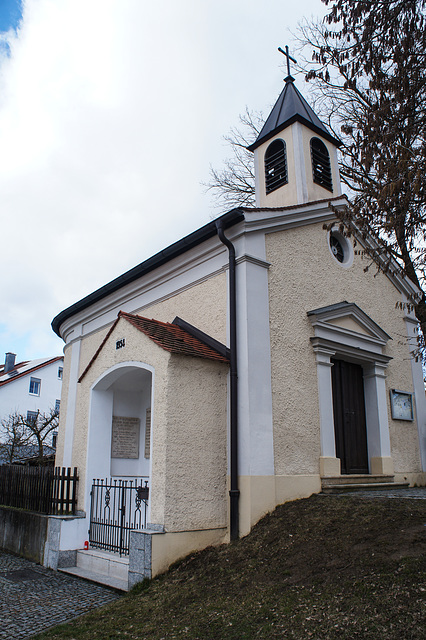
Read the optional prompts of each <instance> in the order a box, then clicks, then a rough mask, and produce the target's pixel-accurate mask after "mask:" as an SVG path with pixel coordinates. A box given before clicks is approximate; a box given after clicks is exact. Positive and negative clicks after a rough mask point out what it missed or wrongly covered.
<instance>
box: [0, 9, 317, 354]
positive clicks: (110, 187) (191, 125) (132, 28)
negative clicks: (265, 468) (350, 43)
mask: <svg viewBox="0 0 426 640" xmlns="http://www.w3.org/2000/svg"><path fill="white" fill-rule="evenodd" d="M324 13H325V7H324V5H323V4H322V3H321V0H298V2H290V1H289V0H156V1H155V2H148V1H147V0H22V2H21V1H20V0H0V238H1V246H0V258H1V275H0V301H1V315H0V362H2V361H3V358H4V354H5V353H6V352H8V351H12V352H13V353H16V354H17V361H22V360H28V359H35V358H40V357H48V356H54V355H60V354H61V353H62V349H63V346H64V345H63V342H62V340H61V339H60V338H58V337H57V336H56V335H55V334H54V333H53V331H52V329H51V326H50V323H51V321H52V319H53V318H54V317H55V316H56V315H57V314H58V313H60V312H61V311H62V310H63V309H65V308H67V307H68V306H70V305H71V304H73V303H74V302H77V301H78V300H80V299H81V298H83V297H84V296H86V295H88V294H89V293H91V292H92V291H94V290H95V289H97V288H99V287H100V286H102V285H104V284H106V283H107V282H109V281H111V280H112V279H114V278H115V277H117V276H119V275H121V274H122V273H124V272H125V271H127V270H128V269H130V268H132V267H134V266H135V265H137V264H139V263H141V262H143V261H144V260H146V259H147V258H149V257H150V256H151V255H153V254H155V253H156V252H157V251H160V250H161V249H162V248H164V247H166V246H168V245H169V244H171V243H173V242H175V241H177V240H179V239H180V238H182V237H184V236H185V235H187V234H188V233H191V232H192V231H194V230H196V229H198V228H199V227H201V226H202V225H204V224H206V223H208V222H209V221H210V220H211V219H212V218H213V217H215V216H216V215H217V214H218V211H217V210H215V209H214V202H213V200H212V197H211V195H210V194H209V193H206V188H205V187H204V186H203V183H206V182H208V180H209V171H210V167H211V166H213V167H215V168H216V169H220V168H221V165H222V162H223V161H224V160H225V159H226V157H228V156H229V150H228V148H227V146H226V143H225V141H224V140H223V136H224V135H226V133H228V131H229V129H230V128H231V127H235V126H238V117H239V114H241V113H243V112H244V111H245V108H246V106H247V107H248V108H249V109H253V110H255V111H262V112H263V113H264V115H265V117H266V116H267V115H268V113H269V110H270V109H271V107H272V105H273V103H274V102H275V100H276V99H277V97H278V95H279V93H280V92H281V89H282V86H283V85H282V81H283V78H284V76H285V75H286V69H285V64H284V63H285V60H284V58H283V56H282V55H281V54H280V53H279V52H278V51H277V47H279V46H281V47H283V48H284V47H285V45H286V44H288V45H289V47H290V51H291V52H293V55H294V50H295V47H296V42H295V38H294V35H293V34H294V33H295V32H296V30H297V25H298V23H299V22H300V21H301V20H303V19H304V18H308V19H309V18H311V17H321V16H323V15H324ZM296 81H297V86H298V88H299V90H301V91H302V93H303V94H304V95H305V97H306V98H307V99H308V101H309V87H306V86H305V82H304V80H303V78H302V77H298V78H297V77H296Z"/></svg>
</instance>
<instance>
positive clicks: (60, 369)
mask: <svg viewBox="0 0 426 640" xmlns="http://www.w3.org/2000/svg"><path fill="white" fill-rule="evenodd" d="M63 374H64V370H63V367H59V368H58V378H59V380H62V376H63Z"/></svg>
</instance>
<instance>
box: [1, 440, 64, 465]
mask: <svg viewBox="0 0 426 640" xmlns="http://www.w3.org/2000/svg"><path fill="white" fill-rule="evenodd" d="M10 451H11V445H10V444H7V443H6V444H2V445H1V446H0V465H3V464H23V463H25V462H29V461H31V460H37V459H38V456H39V447H38V445H35V444H21V445H17V446H16V447H15V448H14V451H13V461H12V463H10V462H9V458H10ZM55 451H56V449H54V448H53V447H51V446H49V445H47V444H43V458H47V457H50V456H54V455H55Z"/></svg>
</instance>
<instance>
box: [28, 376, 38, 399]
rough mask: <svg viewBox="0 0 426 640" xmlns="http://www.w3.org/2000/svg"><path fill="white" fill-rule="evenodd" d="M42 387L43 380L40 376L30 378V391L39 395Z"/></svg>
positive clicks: (34, 394)
mask: <svg viewBox="0 0 426 640" xmlns="http://www.w3.org/2000/svg"><path fill="white" fill-rule="evenodd" d="M40 389H41V380H40V378H30V390H29V392H30V393H31V395H33V396H39V395H40Z"/></svg>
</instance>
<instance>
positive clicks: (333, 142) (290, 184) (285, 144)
mask: <svg viewBox="0 0 426 640" xmlns="http://www.w3.org/2000/svg"><path fill="white" fill-rule="evenodd" d="M279 51H281V53H283V54H284V55H285V56H286V57H287V71H288V75H287V77H286V78H285V80H284V82H285V85H284V89H283V90H282V92H281V94H280V96H279V98H278V100H277V102H276V103H275V105H274V107H273V109H272V111H271V113H270V114H269V116H268V118H267V120H266V122H265V124H264V125H263V127H262V130H261V132H260V133H259V136H258V138H257V140H256V141H255V142H254V143H253V144H252V145H250V146H249V147H248V149H249V151H253V152H254V167H255V176H256V206H257V207H286V206H291V205H297V204H305V203H307V202H313V201H315V200H324V199H326V198H332V197H335V196H339V195H340V194H341V186H340V177H339V166H338V160H337V149H338V147H339V146H340V145H341V142H340V140H338V139H337V138H334V137H333V136H332V135H331V133H330V132H329V131H328V130H327V128H326V127H325V125H324V124H323V123H322V122H321V120H320V119H319V118H318V117H317V116H316V115H315V113H314V111H313V110H312V109H311V107H310V106H309V105H308V103H307V102H306V100H305V99H304V97H303V96H302V95H301V93H300V92H299V91H298V90H297V89H296V87H295V85H294V78H293V77H292V76H291V74H290V60H292V61H293V62H296V61H295V60H294V58H292V57H291V56H290V54H289V52H288V47H286V50H285V51H283V50H282V49H281V48H279Z"/></svg>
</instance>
